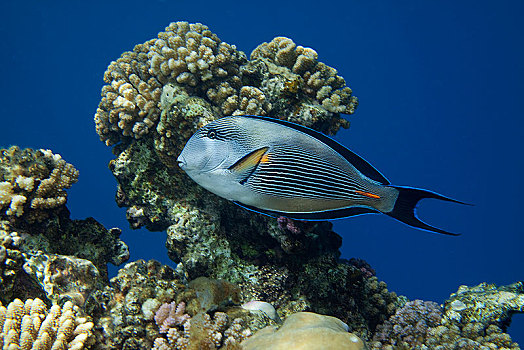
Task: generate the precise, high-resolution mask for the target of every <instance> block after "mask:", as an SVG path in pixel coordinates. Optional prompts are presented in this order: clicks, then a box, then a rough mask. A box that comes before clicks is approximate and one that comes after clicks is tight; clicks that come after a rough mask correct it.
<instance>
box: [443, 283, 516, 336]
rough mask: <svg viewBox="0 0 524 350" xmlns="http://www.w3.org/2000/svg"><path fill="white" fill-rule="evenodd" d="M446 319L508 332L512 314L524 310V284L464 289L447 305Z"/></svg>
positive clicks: (450, 299) (485, 284) (482, 285)
mask: <svg viewBox="0 0 524 350" xmlns="http://www.w3.org/2000/svg"><path fill="white" fill-rule="evenodd" d="M444 308H445V313H446V319H448V320H450V321H457V322H460V323H464V324H465V323H469V322H480V323H482V324H486V325H488V324H496V325H498V326H500V327H502V329H505V328H506V327H507V326H508V325H509V322H510V321H511V315H512V314H513V313H515V312H523V311H524V283H523V282H517V283H514V284H510V285H507V286H500V287H497V286H496V285H494V284H487V283H481V284H479V285H477V286H474V287H468V286H460V287H459V289H458V291H457V292H456V293H453V294H451V296H450V298H449V299H448V300H447V301H446V304H445V306H444Z"/></svg>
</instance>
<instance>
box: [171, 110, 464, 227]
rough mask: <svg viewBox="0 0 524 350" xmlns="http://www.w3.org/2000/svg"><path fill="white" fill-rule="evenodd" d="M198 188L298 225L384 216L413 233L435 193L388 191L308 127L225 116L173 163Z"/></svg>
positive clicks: (368, 168)
mask: <svg viewBox="0 0 524 350" xmlns="http://www.w3.org/2000/svg"><path fill="white" fill-rule="evenodd" d="M178 164H179V166H180V167H181V168H182V169H183V170H184V171H185V172H186V173H187V174H188V175H189V176H190V177H191V178H192V179H193V180H194V181H195V182H197V183H198V184H199V185H201V186H202V187H204V188H206V189H207V190H209V191H211V192H213V193H215V194H217V195H219V196H220V197H223V198H226V199H229V200H231V201H233V202H235V203H237V204H239V205H241V206H243V207H245V208H247V209H250V210H254V211H258V212H261V213H264V214H267V215H272V216H285V217H289V218H292V219H299V220H329V219H336V218H343V217H348V216H353V215H360V214H367V213H383V214H386V215H389V216H391V217H392V218H395V219H397V220H399V221H401V222H403V223H406V224H408V225H410V226H413V227H417V228H419V229H423V230H427V231H432V232H438V233H444V234H451V235H454V234H453V233H451V232H447V231H444V230H441V229H439V228H436V227H433V226H430V225H428V224H426V223H424V222H422V221H421V220H419V219H418V218H417V216H416V213H415V207H416V205H417V203H418V201H420V200H421V199H424V198H435V199H440V200H444V201H449V202H455V203H460V204H465V203H462V202H459V201H457V200H454V199H451V198H448V197H445V196H442V195H440V194H438V193H435V192H431V191H426V190H422V189H417V188H411V187H402V186H393V185H390V183H389V181H388V180H387V179H386V178H385V177H384V176H383V175H382V174H381V173H380V172H379V171H378V170H376V169H375V168H374V167H373V166H372V165H370V164H369V163H368V162H366V161H365V160H364V159H362V158H361V157H359V156H358V155H356V154H355V153H353V152H352V151H350V150H349V149H347V148H346V147H344V146H342V145H341V144H339V143H338V142H336V141H334V140H333V139H331V138H329V137H327V136H326V135H324V134H321V133H319V132H317V131H315V130H312V129H309V128H307V127H304V126H301V125H298V124H294V123H291V122H287V121H282V120H278V119H273V118H268V117H260V116H231V117H223V118H220V119H218V120H215V121H213V122H211V123H209V124H207V125H205V126H204V127H202V128H200V129H199V130H198V131H197V132H196V133H195V134H194V135H193V136H192V137H191V138H190V139H189V141H188V142H187V144H186V145H185V147H184V149H183V150H182V153H181V154H180V156H179V157H178Z"/></svg>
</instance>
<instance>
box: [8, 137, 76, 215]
mask: <svg viewBox="0 0 524 350" xmlns="http://www.w3.org/2000/svg"><path fill="white" fill-rule="evenodd" d="M77 180H78V170H76V169H75V167H74V166H73V165H72V164H69V163H67V162H66V161H65V160H63V159H62V157H61V156H60V155H59V154H53V153H52V152H51V151H50V150H43V149H41V150H37V151H34V150H32V149H30V148H27V149H23V150H22V149H20V148H18V147H16V146H13V147H11V148H9V149H1V150H0V216H3V217H11V218H18V217H22V216H24V218H25V219H26V220H27V221H30V222H33V221H41V220H42V219H43V218H46V217H47V216H48V210H49V209H54V208H57V207H60V206H62V205H64V204H65V202H66V200H67V193H66V191H65V190H66V189H68V188H70V187H71V185H73V184H74V183H75V182H76V181H77ZM24 213H25V215H24Z"/></svg>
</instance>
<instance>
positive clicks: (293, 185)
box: [249, 177, 359, 198]
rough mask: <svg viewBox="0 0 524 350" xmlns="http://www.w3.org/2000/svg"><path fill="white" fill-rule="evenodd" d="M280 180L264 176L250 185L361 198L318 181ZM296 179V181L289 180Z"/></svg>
mask: <svg viewBox="0 0 524 350" xmlns="http://www.w3.org/2000/svg"><path fill="white" fill-rule="evenodd" d="M277 180H278V181H275V177H273V178H270V177H267V178H263V179H261V181H254V182H251V183H250V184H249V185H250V186H251V187H258V188H260V189H263V188H267V189H274V190H276V191H280V190H291V191H297V192H298V191H307V192H309V193H315V194H318V195H319V196H324V197H326V198H332V197H340V198H359V197H358V196H355V193H354V191H340V190H339V189H338V188H332V187H329V188H328V187H324V186H320V185H319V184H318V183H307V182H302V181H301V180H300V179H299V180H297V179H289V178H277ZM289 180H295V181H292V182H291V181H289Z"/></svg>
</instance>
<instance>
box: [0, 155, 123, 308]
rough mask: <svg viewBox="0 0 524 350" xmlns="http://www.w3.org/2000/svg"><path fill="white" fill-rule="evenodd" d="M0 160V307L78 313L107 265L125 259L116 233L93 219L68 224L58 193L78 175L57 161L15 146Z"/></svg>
mask: <svg viewBox="0 0 524 350" xmlns="http://www.w3.org/2000/svg"><path fill="white" fill-rule="evenodd" d="M0 154H1V158H0V176H1V177H0V183H1V184H2V185H0V192H1V193H0V197H1V199H0V242H1V245H0V273H1V276H0V277H1V279H0V289H1V290H2V293H1V294H0V300H2V301H3V302H4V303H8V302H10V301H12V300H13V299H14V298H16V297H18V298H24V299H25V298H36V297H38V298H43V299H46V298H48V299H49V300H54V301H60V302H64V298H66V299H67V300H72V301H73V302H74V303H75V304H77V305H83V303H84V301H85V299H86V297H87V296H88V295H89V294H90V293H91V292H92V291H93V290H94V289H96V288H98V287H99V286H100V283H103V282H102V281H104V280H105V281H107V263H108V262H111V263H113V264H115V265H119V264H121V263H122V262H124V261H126V260H127V259H128V258H129V251H128V248H127V245H126V244H125V243H124V242H122V241H121V240H120V239H119V236H120V233H121V231H120V230H119V229H118V228H113V229H111V230H107V229H105V228H104V227H103V226H102V225H101V224H100V223H98V222H97V221H96V220H94V219H93V218H87V219H85V220H71V219H70V214H69V210H68V209H67V208H66V206H65V202H66V198H67V193H66V191H65V189H67V188H69V187H70V186H71V185H72V184H73V183H74V182H76V180H77V178H78V171H77V170H76V169H75V168H74V166H73V165H71V164H69V163H66V162H65V160H63V159H62V158H61V156H60V155H58V154H53V153H52V152H51V151H50V150H37V151H34V150H32V149H29V148H27V149H20V148H19V147H16V146H12V147H11V148H9V149H2V150H0ZM17 196H18V197H20V198H21V197H23V198H24V199H23V200H17V199H16V198H18V197H17ZM18 204H19V205H18ZM15 206H16V210H15V209H14V207H15ZM22 266H24V269H22Z"/></svg>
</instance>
